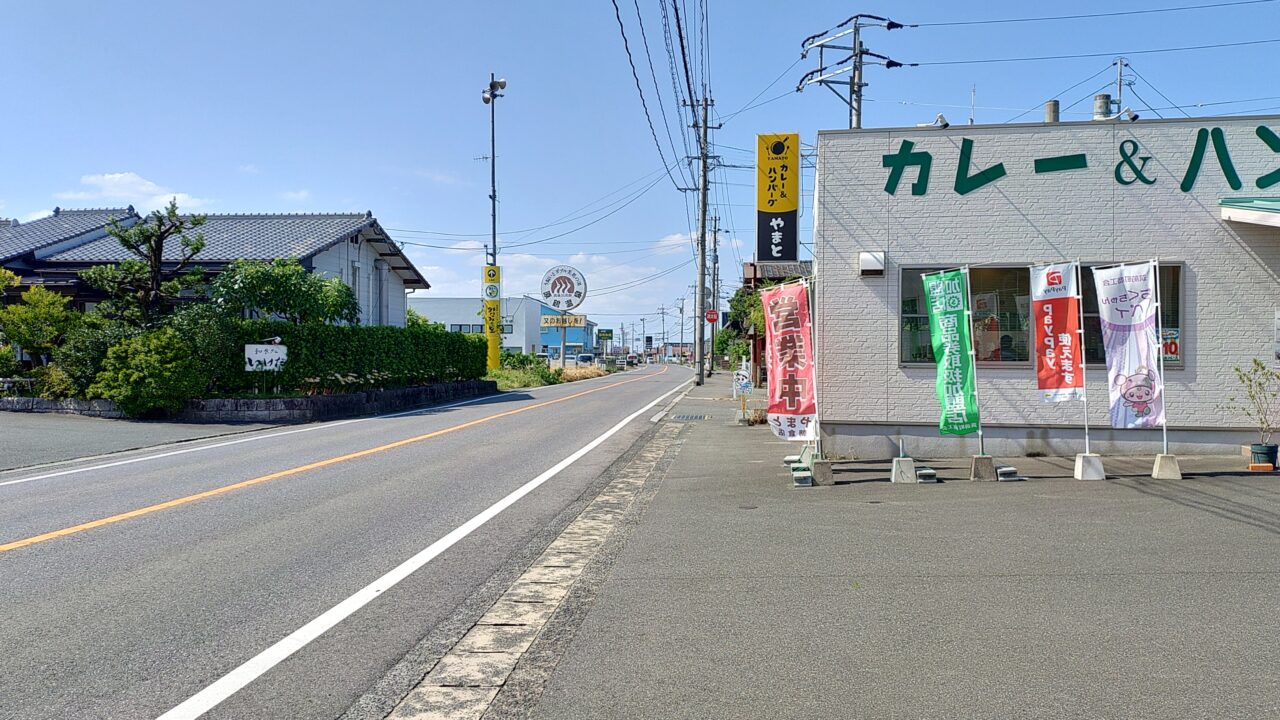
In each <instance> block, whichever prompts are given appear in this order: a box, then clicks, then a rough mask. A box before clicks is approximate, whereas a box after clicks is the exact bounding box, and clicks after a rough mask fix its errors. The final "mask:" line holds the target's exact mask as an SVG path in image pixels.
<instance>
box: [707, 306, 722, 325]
mask: <svg viewBox="0 0 1280 720" xmlns="http://www.w3.org/2000/svg"><path fill="white" fill-rule="evenodd" d="M707 322H709V323H714V322H720V311H719V310H716V309H715V308H711V309H710V310H708V311H707Z"/></svg>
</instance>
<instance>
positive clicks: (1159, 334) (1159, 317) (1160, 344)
mask: <svg viewBox="0 0 1280 720" xmlns="http://www.w3.org/2000/svg"><path fill="white" fill-rule="evenodd" d="M1152 264H1153V265H1154V266H1155V270H1154V272H1155V278H1153V280H1154V282H1153V283H1152V284H1153V285H1154V286H1155V289H1156V352H1158V353H1160V355H1159V357H1160V360H1159V365H1160V409H1161V411H1162V413H1163V415H1164V419H1162V420H1161V421H1160V435H1161V442H1162V444H1163V446H1164V454H1165V455H1168V454H1169V403H1168V398H1167V396H1166V394H1165V390H1166V389H1168V387H1169V383H1168V382H1166V380H1165V376H1164V317H1163V316H1164V304H1163V303H1162V302H1161V301H1160V258H1158V257H1157V258H1156V259H1155V260H1153V261H1152Z"/></svg>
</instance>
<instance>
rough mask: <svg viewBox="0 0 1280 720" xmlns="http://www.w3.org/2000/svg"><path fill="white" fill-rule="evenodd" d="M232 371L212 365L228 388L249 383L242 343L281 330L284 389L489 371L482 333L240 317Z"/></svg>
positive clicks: (385, 383) (401, 383)
mask: <svg viewBox="0 0 1280 720" xmlns="http://www.w3.org/2000/svg"><path fill="white" fill-rule="evenodd" d="M235 330H236V332H235V337H236V345H235V348H234V353H233V356H234V358H235V370H234V371H233V370H231V368H230V367H229V366H227V367H219V368H217V369H216V370H215V374H216V375H217V376H218V379H217V381H216V382H215V388H216V390H218V391H220V393H221V394H224V395H233V394H240V393H243V392H246V391H248V390H251V389H252V388H253V387H254V383H255V382H260V378H257V377H255V376H256V375H262V373H249V372H245V371H244V370H243V358H244V350H243V347H241V346H243V345H245V344H253V343H258V342H261V341H262V340H263V339H264V338H271V337H279V338H280V339H281V341H282V342H283V344H284V345H286V346H288V348H289V360H288V362H286V363H285V364H284V369H283V370H281V371H280V374H279V377H278V378H276V380H277V381H278V382H276V383H273V384H276V385H279V386H280V387H281V388H282V389H286V390H295V389H300V390H306V391H312V392H316V391H329V392H340V391H343V390H357V389H363V388H371V387H380V388H381V387H406V386H410V385H421V384H424V383H429V382H446V381H452V380H474V379H477V378H480V377H483V376H484V373H485V353H486V345H485V339H484V337H482V336H480V335H471V334H469V333H451V332H446V331H445V330H443V329H441V328H440V327H438V326H422V325H419V326H416V327H411V328H397V327H385V326H365V325H355V326H349V325H294V324H292V323H284V322H270V321H265V320H243V321H238V322H236V323H235Z"/></svg>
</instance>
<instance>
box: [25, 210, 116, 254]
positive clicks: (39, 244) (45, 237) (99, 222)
mask: <svg viewBox="0 0 1280 720" xmlns="http://www.w3.org/2000/svg"><path fill="white" fill-rule="evenodd" d="M133 214H134V212H133V208H131V207H128V208H92V209H87V210H55V214H53V215H50V216H49V217H44V218H40V219H39V220H32V221H31V222H26V223H21V224H19V225H0V261H4V260H9V259H11V258H15V257H18V256H20V255H25V254H27V253H29V252H32V251H34V250H39V249H40V248H43V247H48V246H49V245H53V244H55V243H58V242H61V241H63V240H69V239H71V238H74V237H78V236H80V235H84V234H86V233H90V232H93V231H95V230H101V229H102V228H104V227H106V226H107V224H108V223H110V222H111V220H112V219H116V220H123V219H125V218H127V217H130V216H132V215H133ZM112 242H115V241H114V240H112Z"/></svg>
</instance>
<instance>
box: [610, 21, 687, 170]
mask: <svg viewBox="0 0 1280 720" xmlns="http://www.w3.org/2000/svg"><path fill="white" fill-rule="evenodd" d="M612 2H613V16H614V17H615V18H617V20H618V32H619V33H621V34H622V49H624V50H626V51H627V64H628V65H630V66H631V77H632V79H633V80H635V81H636V92H638V93H640V107H642V108H644V119H645V121H646V122H648V123H649V134H650V135H651V136H653V145H654V147H656V148H658V157H659V158H661V159H662V166H663V167H665V168H667V177H668V178H670V179H671V184H672V185H674V186H675V188H676V190H679V189H680V183H678V182H676V179H675V178H674V177H672V175H671V167H670V166H669V165H668V164H667V155H666V153H664V152H663V151H662V143H660V142H658V131H657V130H654V129H653V116H652V115H650V114H649V103H647V102H645V99H644V88H642V87H640V75H639V73H637V72H636V62H635V59H634V58H633V57H631V43H629V42H627V28H626V27H625V26H624V25H623V24H622V11H621V10H619V9H618V0H612ZM636 10H637V12H638V11H639V7H638V6H637V8H636Z"/></svg>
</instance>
